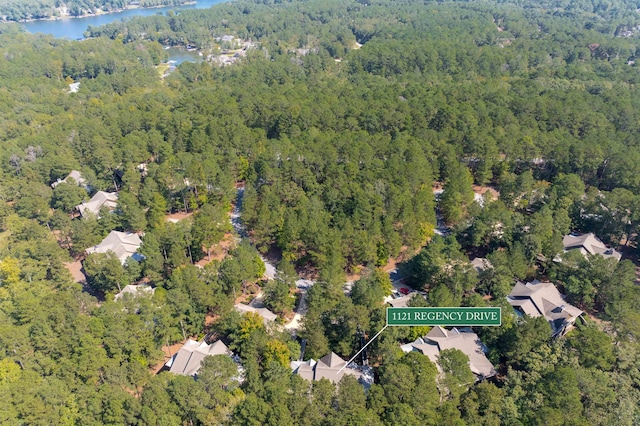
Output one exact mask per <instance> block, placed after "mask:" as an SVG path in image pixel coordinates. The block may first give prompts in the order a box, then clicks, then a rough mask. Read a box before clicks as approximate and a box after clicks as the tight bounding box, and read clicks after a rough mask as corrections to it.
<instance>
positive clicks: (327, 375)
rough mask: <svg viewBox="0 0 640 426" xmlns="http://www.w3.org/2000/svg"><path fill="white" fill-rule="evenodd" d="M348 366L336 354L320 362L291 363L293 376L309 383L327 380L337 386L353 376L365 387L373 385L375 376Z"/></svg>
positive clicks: (329, 355) (311, 360) (332, 353)
mask: <svg viewBox="0 0 640 426" xmlns="http://www.w3.org/2000/svg"><path fill="white" fill-rule="evenodd" d="M346 365H347V362H346V361H345V360H343V359H342V358H340V357H339V356H338V355H336V354H335V353H334V352H331V353H330V354H328V355H325V356H324V357H322V358H320V359H319V360H318V361H314V360H313V359H310V360H308V361H293V362H291V369H292V370H293V374H297V375H299V376H300V377H302V378H303V379H305V380H309V381H317V380H322V379H327V380H329V381H330V382H332V383H336V384H337V383H338V382H340V380H341V379H342V378H343V377H344V376H345V375H351V376H354V377H355V378H356V379H358V381H360V383H362V384H363V385H364V386H365V387H368V386H370V385H371V384H372V383H373V376H371V377H369V375H367V374H365V373H364V372H362V371H359V370H357V369H355V368H352V367H351V366H346ZM345 366H346V367H345Z"/></svg>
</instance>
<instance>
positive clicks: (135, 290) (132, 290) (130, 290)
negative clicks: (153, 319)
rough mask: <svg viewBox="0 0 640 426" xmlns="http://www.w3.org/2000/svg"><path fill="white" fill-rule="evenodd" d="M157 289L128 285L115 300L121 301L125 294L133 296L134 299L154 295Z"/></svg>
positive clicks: (141, 285)
mask: <svg viewBox="0 0 640 426" xmlns="http://www.w3.org/2000/svg"><path fill="white" fill-rule="evenodd" d="M155 291H156V289H155V288H153V287H151V286H148V285H146V284H139V285H132V284H129V285H126V286H125V287H124V288H123V289H122V291H121V292H120V293H118V294H116V295H115V296H114V300H119V299H121V298H123V297H124V295H125V294H131V295H132V296H133V297H136V296H138V295H140V294H153V293H155Z"/></svg>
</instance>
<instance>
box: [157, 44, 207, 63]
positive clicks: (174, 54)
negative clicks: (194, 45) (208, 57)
mask: <svg viewBox="0 0 640 426" xmlns="http://www.w3.org/2000/svg"><path fill="white" fill-rule="evenodd" d="M165 50H166V52H167V55H168V57H169V60H170V61H172V62H173V64H174V65H176V66H177V65H180V64H181V63H183V62H201V61H202V60H203V58H202V56H200V54H199V53H198V52H194V51H189V50H187V49H185V48H184V47H170V48H168V49H165Z"/></svg>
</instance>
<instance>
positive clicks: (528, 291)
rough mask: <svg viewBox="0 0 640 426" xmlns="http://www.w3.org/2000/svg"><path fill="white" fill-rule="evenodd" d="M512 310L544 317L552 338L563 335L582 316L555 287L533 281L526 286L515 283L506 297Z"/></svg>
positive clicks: (531, 315)
mask: <svg viewBox="0 0 640 426" xmlns="http://www.w3.org/2000/svg"><path fill="white" fill-rule="evenodd" d="M507 301H508V302H509V304H510V305H511V306H513V308H514V309H515V310H516V311H517V312H519V313H522V314H526V315H529V316H530V317H534V318H535V317H544V318H545V319H546V320H547V321H549V324H550V325H551V329H552V331H553V336H554V337H557V336H563V335H565V334H566V333H567V332H568V331H569V330H571V328H573V325H574V324H575V322H576V319H577V318H578V317H579V316H580V315H582V311H581V310H580V309H578V308H576V307H575V306H573V305H570V304H569V303H567V302H565V301H564V298H563V296H562V295H561V294H560V292H559V291H558V289H557V288H556V286H555V285H553V284H552V283H550V282H539V281H534V282H530V283H527V284H524V283H522V282H520V281H519V282H517V283H516V285H515V286H514V287H513V289H512V290H511V293H509V295H508V296H507Z"/></svg>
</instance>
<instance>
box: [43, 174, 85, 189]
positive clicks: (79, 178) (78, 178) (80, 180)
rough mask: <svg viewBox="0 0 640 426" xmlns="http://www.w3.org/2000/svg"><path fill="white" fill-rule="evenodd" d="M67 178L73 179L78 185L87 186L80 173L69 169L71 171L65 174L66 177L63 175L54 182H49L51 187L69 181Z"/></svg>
mask: <svg viewBox="0 0 640 426" xmlns="http://www.w3.org/2000/svg"><path fill="white" fill-rule="evenodd" d="M69 178H71V179H73V180H74V182H75V183H76V184H77V185H78V186H81V187H83V188H86V187H87V180H86V179H85V178H83V177H82V174H80V172H79V171H77V170H71V172H70V173H69V174H68V175H67V177H65V178H64V179H58V180H56V181H55V182H53V183H52V184H51V187H52V188H55V187H56V186H58V185H60V184H61V183H63V182H64V183H69V182H68V180H69Z"/></svg>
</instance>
